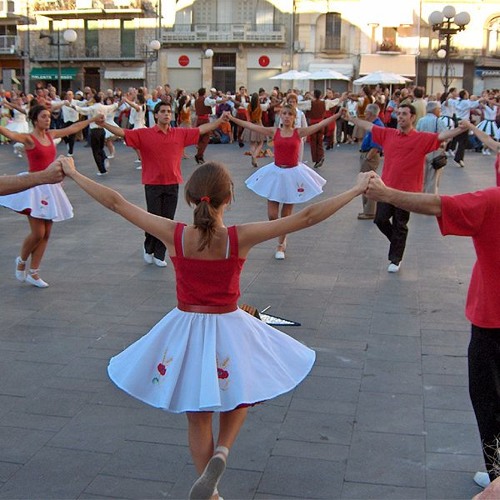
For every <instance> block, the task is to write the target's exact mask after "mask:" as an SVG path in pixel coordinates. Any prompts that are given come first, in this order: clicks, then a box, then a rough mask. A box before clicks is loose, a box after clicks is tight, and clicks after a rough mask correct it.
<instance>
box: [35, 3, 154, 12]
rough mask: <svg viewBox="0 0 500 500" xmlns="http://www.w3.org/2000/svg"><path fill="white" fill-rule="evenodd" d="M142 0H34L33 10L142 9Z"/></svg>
mask: <svg viewBox="0 0 500 500" xmlns="http://www.w3.org/2000/svg"><path fill="white" fill-rule="evenodd" d="M143 3H146V2H143V0H35V2H33V7H32V9H33V11H34V12H53V11H59V12H60V11H66V12H67V11H69V12H71V11H85V10H88V9H110V10H111V9H142V8H143Z"/></svg>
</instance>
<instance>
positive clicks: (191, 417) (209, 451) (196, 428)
mask: <svg viewBox="0 0 500 500" xmlns="http://www.w3.org/2000/svg"><path fill="white" fill-rule="evenodd" d="M212 415H213V414H212V413H210V412H188V413H186V416H187V419H188V441H189V450H190V451H191V457H192V458H193V462H194V465H195V467H196V470H197V472H198V474H201V473H202V472H203V470H204V469H205V467H206V465H207V463H208V461H209V460H210V458H211V457H212V455H213V453H214V435H213V431H212Z"/></svg>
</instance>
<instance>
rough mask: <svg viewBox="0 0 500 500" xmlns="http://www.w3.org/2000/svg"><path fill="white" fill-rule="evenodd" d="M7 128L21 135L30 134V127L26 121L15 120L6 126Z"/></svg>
mask: <svg viewBox="0 0 500 500" xmlns="http://www.w3.org/2000/svg"><path fill="white" fill-rule="evenodd" d="M6 128H8V129H9V130H10V131H11V132H17V133H19V134H27V133H28V132H29V125H28V122H27V121H26V120H23V121H20V120H19V121H16V120H13V121H11V122H9V123H8V124H7V125H6Z"/></svg>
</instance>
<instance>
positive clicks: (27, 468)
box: [0, 447, 109, 499]
mask: <svg viewBox="0 0 500 500" xmlns="http://www.w3.org/2000/svg"><path fill="white" fill-rule="evenodd" d="M108 459H109V456H108V455H106V454H102V453H89V452H84V451H80V450H68V449H62V448H51V447H45V448H44V449H43V450H40V451H39V452H38V453H37V454H36V456H34V457H33V458H32V459H31V460H30V461H29V462H28V463H27V464H25V465H24V467H22V469H20V470H18V471H17V473H16V474H15V475H14V476H13V477H12V478H11V479H10V480H9V481H8V482H7V483H6V484H4V485H3V487H2V488H1V489H0V498H6V499H26V498H76V497H78V496H79V494H80V492H81V491H82V490H84V489H85V488H86V486H87V485H88V484H89V482H91V481H92V480H93V479H94V478H95V476H96V475H97V474H98V473H99V470H100V469H101V468H102V467H103V465H104V464H105V463H106V461H107V460H108Z"/></svg>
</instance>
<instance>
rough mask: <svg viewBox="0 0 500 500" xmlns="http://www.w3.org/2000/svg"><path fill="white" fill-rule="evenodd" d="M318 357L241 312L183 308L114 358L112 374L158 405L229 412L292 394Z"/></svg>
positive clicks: (176, 410)
mask: <svg viewBox="0 0 500 500" xmlns="http://www.w3.org/2000/svg"><path fill="white" fill-rule="evenodd" d="M315 356H316V355H315V352H314V351H313V350H311V349H309V348H308V347H306V346H304V345H303V344H301V343H300V342H297V341H296V340H295V339H293V338H292V337H290V336H288V335H286V334H284V333H283V332H280V331H279V330H276V329H275V328H272V327H271V326H269V325H267V324H266V323H264V322H262V321H260V320H258V319H256V318H254V317H253V316H250V315H249V314H248V313H246V312H244V311H242V310H241V309H237V310H236V311H234V312H230V313H226V314H201V313H190V312H183V311H180V310H179V309H177V308H175V309H173V310H172V311H171V312H170V313H168V314H167V315H166V316H165V317H164V318H163V319H162V320H161V321H160V322H159V323H157V324H156V325H155V326H154V327H153V328H152V329H151V331H150V332H149V333H147V334H146V335H145V336H144V337H142V338H140V339H139V340H138V341H136V342H134V343H133V344H132V345H130V346H129V347H128V348H127V349H125V350H124V351H122V352H121V353H120V354H118V355H117V356H115V357H113V358H112V359H111V361H110V363H109V366H108V374H109V377H110V378H111V380H112V381H113V382H114V383H115V384H116V385H117V386H118V387H119V388H120V389H122V390H124V391H125V392H126V393H128V394H130V395H131V396H133V397H134V398H137V399H139V400H140V401H143V402H144V403H147V404H149V405H151V406H153V407H155V408H161V409H164V410H166V411H170V412H173V413H182V412H187V411H229V410H233V409H235V408H237V407H238V406H241V405H251V404H253V403H258V402H261V401H266V400H268V399H272V398H275V397H276V396H279V395H280V394H284V393H286V392H288V391H290V390H292V389H293V388H294V387H296V386H297V385H298V384H299V383H300V382H301V381H302V380H303V379H304V378H305V377H306V376H307V374H308V373H309V371H310V370H311V368H312V366H313V364H314V360H315Z"/></svg>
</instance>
